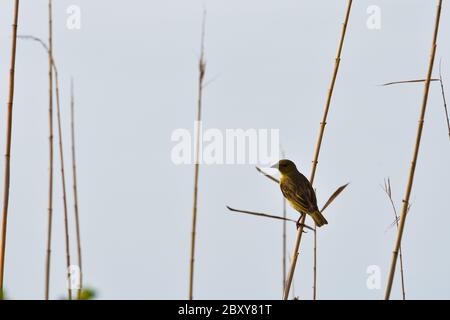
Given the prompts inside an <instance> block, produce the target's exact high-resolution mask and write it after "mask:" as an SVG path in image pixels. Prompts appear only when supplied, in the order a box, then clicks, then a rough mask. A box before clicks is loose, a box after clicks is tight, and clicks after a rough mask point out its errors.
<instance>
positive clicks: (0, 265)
mask: <svg viewBox="0 0 450 320" xmlns="http://www.w3.org/2000/svg"><path fill="white" fill-rule="evenodd" d="M18 18H19V0H15V1H14V11H13V23H12V45H11V63H10V69H9V92H8V105H7V110H6V112H7V113H6V143H5V164H4V175H3V179H4V180H3V208H2V226H1V240H0V241H1V243H0V292H3V280H4V272H5V252H6V230H7V228H6V227H7V222H8V205H9V186H10V172H11V167H10V161H11V137H12V113H13V101H14V76H15V65H16V44H17V22H18Z"/></svg>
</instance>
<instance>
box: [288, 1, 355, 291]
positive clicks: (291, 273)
mask: <svg viewBox="0 0 450 320" xmlns="http://www.w3.org/2000/svg"><path fill="white" fill-rule="evenodd" d="M352 2H353V1H352V0H348V2H347V9H346V14H345V18H344V23H343V24H342V30H341V37H340V40H339V46H338V50H337V54H336V60H335V64H334V70H333V75H332V77H331V83H330V87H329V89H328V95H327V100H326V103H325V109H324V113H323V117H322V121H321V123H320V129H319V134H318V137H317V143H316V148H315V151H314V157H313V160H312V167H311V175H310V179H309V181H310V182H311V184H313V183H314V177H315V174H316V168H317V163H318V159H319V154H320V148H321V145H322V140H323V134H324V131H325V125H326V122H327V117H328V111H329V109H330V105H331V97H332V95H333V90H334V85H335V83H336V78H337V74H338V70H339V65H340V61H341V53H342V48H343V45H344V39H345V34H346V31H347V24H348V20H349V17H350V11H351V7H352ZM305 219H306V215H305V214H302V215H301V218H300V227H299V228H298V230H297V236H296V239H295V244H294V248H293V249H294V250H293V253H292V258H291V266H290V269H289V273H288V278H287V281H286V285H285V287H284V294H283V299H284V300H287V299H288V298H289V291H290V288H291V285H292V279H293V277H294V272H295V267H296V265H297V258H298V251H299V247H300V242H301V239H302V234H303V226H302V225H303V224H304V223H305Z"/></svg>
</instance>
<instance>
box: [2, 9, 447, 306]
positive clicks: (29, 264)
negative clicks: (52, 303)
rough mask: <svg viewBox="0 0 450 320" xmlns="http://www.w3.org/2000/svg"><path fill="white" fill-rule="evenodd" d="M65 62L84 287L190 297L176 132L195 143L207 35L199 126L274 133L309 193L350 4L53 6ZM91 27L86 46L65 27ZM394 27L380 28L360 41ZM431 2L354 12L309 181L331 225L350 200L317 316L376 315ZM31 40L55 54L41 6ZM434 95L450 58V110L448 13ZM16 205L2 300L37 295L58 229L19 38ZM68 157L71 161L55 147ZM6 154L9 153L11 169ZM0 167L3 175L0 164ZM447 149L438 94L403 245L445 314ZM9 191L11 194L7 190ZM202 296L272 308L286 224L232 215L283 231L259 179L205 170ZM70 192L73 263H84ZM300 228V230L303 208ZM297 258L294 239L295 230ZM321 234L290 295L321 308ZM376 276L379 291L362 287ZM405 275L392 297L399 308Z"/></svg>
mask: <svg viewBox="0 0 450 320" xmlns="http://www.w3.org/2000/svg"><path fill="white" fill-rule="evenodd" d="M54 2H55V3H54V54H55V60H56V62H57V64H58V68H59V73H60V86H61V98H62V108H63V110H62V113H63V114H62V116H63V121H64V122H63V131H64V137H65V140H64V143H65V147H64V148H65V149H64V151H65V160H66V167H67V171H68V174H69V175H68V177H67V180H68V181H67V183H68V190H69V191H71V183H72V178H71V175H70V173H71V172H70V170H69V169H70V153H69V151H70V149H69V141H70V135H69V115H70V114H69V97H70V91H69V89H70V78H71V76H73V77H74V79H75V99H76V125H77V160H78V187H79V206H80V215H81V222H82V224H81V232H82V249H83V262H84V270H85V273H84V279H85V284H86V285H87V286H89V287H92V288H95V289H96V290H97V292H98V298H101V299H169V298H174V299H185V298H187V293H188V266H189V264H188V263H189V261H188V260H189V246H190V228H191V207H192V185H193V166H192V165H178V166H177V165H175V164H173V163H172V161H171V150H172V148H173V146H174V143H173V142H172V141H171V134H172V132H173V131H174V130H176V129H179V128H186V129H188V130H190V131H191V132H192V130H193V125H194V119H195V110H196V101H197V77H198V73H197V72H198V70H197V66H198V56H199V52H200V48H199V45H200V26H201V19H202V10H203V7H206V9H207V14H208V17H207V26H206V28H207V30H206V43H205V55H206V60H207V75H206V78H207V79H208V80H209V79H215V80H214V82H212V83H211V84H210V85H209V86H208V87H207V88H206V89H205V92H204V109H203V126H204V127H205V129H207V128H217V129H220V130H223V131H225V130H226V129H234V128H242V129H249V128H255V129H279V130H280V139H281V144H282V146H283V148H284V149H285V150H286V153H287V157H288V158H290V159H291V160H293V161H294V162H296V164H297V166H298V168H299V169H300V171H302V172H303V173H305V174H306V175H308V173H309V170H310V161H311V159H312V155H313V148H314V144H315V141H316V135H317V131H318V127H319V122H320V118H321V115H322V110H323V105H324V103H325V97H326V93H327V89H328V85H329V81H330V76H331V72H332V68H333V63H334V58H335V53H336V48H337V44H338V39H339V33H340V25H341V22H342V19H343V16H344V12H345V7H346V1H344V0H340V1H327V0H320V1H319V0H318V1H299V0H297V1H294V0H277V1H274V0H272V1H268V0H246V1H238V0H227V1H219V0H203V1H197V0H159V1H156V0H129V1H118V0H115V1H111V0H108V1H107V0H96V1H88V0H59V1H54ZM12 3H13V1H10V0H2V1H1V2H0V102H1V106H2V108H1V109H0V132H1V133H2V135H1V137H2V138H1V139H0V150H2V152H3V150H4V143H5V141H4V133H3V132H4V131H5V110H6V102H7V90H8V69H9V60H10V43H11V27H10V25H11V22H12ZM71 5H77V6H79V8H80V9H81V29H80V30H69V29H68V28H67V27H66V20H67V18H68V14H67V13H66V9H67V8H68V7H69V6H71ZM371 5H376V6H378V7H379V8H380V9H381V29H380V30H370V29H369V28H367V26H366V22H367V19H368V17H369V14H368V13H367V11H366V10H367V8H368V7H369V6H371ZM435 6H436V1H430V0H395V1H392V0H390V1H389V0H360V1H354V4H353V9H352V14H351V17H350V22H349V26H348V32H347V38H346V43H345V45H344V49H343V52H342V62H341V68H340V72H339V76H338V79H337V83H336V87H335V94H334V97H333V101H332V105H331V111H330V114H329V118H328V125H327V127H326V131H325V137H324V141H323V149H322V152H321V154H320V159H319V165H318V169H317V175H316V180H315V187H316V188H317V198H318V202H319V207H320V206H321V205H322V204H323V203H324V202H325V201H326V199H327V197H328V196H329V195H330V194H331V193H332V192H333V191H334V190H335V189H336V188H337V187H338V186H339V185H342V184H344V183H346V182H351V184H350V186H349V187H348V189H347V190H346V191H345V192H344V193H343V194H342V195H341V196H340V197H339V198H338V200H336V202H335V203H333V205H332V206H331V207H330V208H329V209H327V211H326V212H325V216H326V218H327V220H328V222H329V224H328V225H327V226H325V227H323V228H321V229H320V230H319V232H318V298H319V299H381V298H383V292H384V286H385V282H386V275H387V271H388V266H389V263H390V259H391V252H392V248H393V242H394V239H395V228H391V229H389V225H390V224H391V222H392V221H393V213H392V210H391V208H390V204H389V202H388V199H387V198H386V196H385V194H384V193H383V191H382V189H381V187H380V186H381V185H382V183H383V180H384V179H385V178H387V177H390V178H391V182H392V187H393V193H394V200H395V201H396V203H397V206H398V207H400V204H401V199H402V195H403V193H404V187H405V184H406V178H407V173H408V170H409V163H410V159H411V153H412V147H413V143H414V138H415V132H416V126H417V119H418V114H419V108H420V103H421V97H422V92H423V84H407V85H398V86H392V87H380V86H379V84H382V83H384V82H389V81H396V80H409V79H421V78H424V77H425V73H426V69H427V64H428V56H429V52H430V45H431V36H432V30H433V23H434V15H435ZM18 30H19V31H18V32H19V34H22V35H23V34H32V35H34V36H38V37H41V38H43V39H47V1H46V0H22V1H21V5H20V16H19V29H18ZM440 30H441V31H440V34H439V38H438V50H437V55H436V61H437V63H436V67H435V69H434V73H433V74H434V77H436V76H438V68H437V65H438V62H439V60H440V59H441V58H442V71H443V80H444V85H446V87H447V88H446V89H447V95H449V99H450V93H449V90H450V43H449V42H448V39H449V38H450V34H449V32H450V6H449V5H448V3H446V2H444V8H443V11H442V18H441V29H440ZM16 62H17V64H16V86H15V88H16V96H15V101H14V115H13V121H14V127H13V145H12V171H11V198H10V210H9V224H8V242H7V261H6V270H5V272H6V278H5V288H6V291H7V295H8V296H9V297H10V298H15V299H42V298H43V296H44V267H45V262H44V258H45V241H46V224H47V187H48V185H47V184H48V182H47V170H48V164H47V161H48V146H47V134H48V132H47V128H48V122H47V108H48V82H47V68H48V65H47V57H46V55H45V52H44V51H43V50H42V48H41V47H39V45H37V44H36V43H33V42H29V41H23V40H20V41H19V42H18V47H17V59H16ZM55 148H56V149H55V152H56V151H57V150H58V149H57V146H56V145H55ZM2 154H3V153H2ZM56 155H57V154H56V153H55V195H54V209H55V210H54V217H55V219H54V224H53V227H54V234H53V260H52V270H51V271H52V275H51V298H55V299H57V298H61V297H63V296H64V294H65V275H64V274H65V253H64V234H63V210H62V195H61V185H60V176H59V162H58V158H57V157H56ZM2 163H3V157H2ZM449 163H450V145H449V138H448V134H447V127H446V121H445V116H444V108H443V103H442V97H441V92H440V87H439V84H438V83H432V84H431V91H430V97H429V103H428V110H427V115H426V121H425V127H424V133H423V140H422V147H421V150H420V155H419V161H418V165H417V172H416V178H415V182H414V187H413V193H412V198H411V199H412V209H411V211H410V214H409V215H408V219H407V222H406V229H405V234H404V238H403V240H404V241H403V253H404V264H405V281H406V295H407V298H409V299H421V298H425V299H431V298H433V299H449V298H450V272H449V270H450V256H449V253H448V250H447V244H448V243H449V242H450V232H449V225H450V215H449V214H448V213H449V210H450V205H449V202H448V197H449V181H450V170H449V169H448V164H449ZM0 188H2V187H0ZM199 192H200V194H199V204H198V229H197V231H198V238H197V254H196V272H195V287H194V297H195V298H198V299H219V298H220V299H279V298H281V293H282V269H281V267H282V233H281V232H282V223H281V222H278V221H271V220H266V219H261V218H256V217H250V216H243V215H238V214H230V213H228V211H227V210H226V208H225V206H226V205H230V206H233V207H237V208H242V209H247V210H256V211H262V212H269V213H273V214H281V209H282V201H281V193H280V191H279V188H278V187H277V186H276V185H275V184H274V183H272V182H270V181H269V180H267V179H266V178H264V177H262V176H261V175H259V174H258V173H257V172H256V170H255V169H254V166H253V165H212V166H202V167H201V168H200V180H199ZM72 203H73V202H72V193H71V192H70V193H69V209H70V211H69V214H70V217H71V220H70V222H71V231H72V232H71V257H72V259H73V261H75V260H76V250H75V233H74V232H73V231H74V229H73V207H72ZM288 214H289V216H290V217H292V218H296V217H297V213H296V212H295V211H294V210H293V209H289V212H288ZM288 231H289V234H288V250H289V251H288V254H289V255H290V253H291V249H292V245H293V243H294V234H295V227H294V225H289V229H288ZM312 240H313V235H312V233H307V234H305V235H304V237H303V240H302V244H301V252H300V257H299V266H298V268H297V270H296V274H295V279H294V291H295V294H296V295H298V296H299V297H300V298H301V299H311V297H312V266H313V265H312V248H313V246H312ZM372 265H376V266H379V268H380V271H381V286H380V289H379V290H377V289H374V290H369V289H368V288H367V286H366V280H367V278H368V274H367V273H366V271H367V268H368V267H369V266H372ZM399 281H400V279H399V274H397V277H396V278H395V280H394V287H393V291H392V298H395V299H398V298H400V297H401V291H400V282H399Z"/></svg>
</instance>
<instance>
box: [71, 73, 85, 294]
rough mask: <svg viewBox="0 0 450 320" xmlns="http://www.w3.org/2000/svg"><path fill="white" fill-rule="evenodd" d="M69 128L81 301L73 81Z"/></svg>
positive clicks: (81, 280) (81, 274)
mask: <svg viewBox="0 0 450 320" xmlns="http://www.w3.org/2000/svg"><path fill="white" fill-rule="evenodd" d="M70 119H71V121H70V124H71V125H70V127H71V138H72V139H71V142H72V148H71V149H72V178H73V199H74V203H73V207H74V211H75V229H76V236H77V257H78V267H79V268H80V287H79V288H78V290H77V299H78V300H80V299H81V291H82V290H83V267H82V259H81V233H80V218H79V214H78V188H77V165H76V156H75V97H74V90H73V79H71V82H70Z"/></svg>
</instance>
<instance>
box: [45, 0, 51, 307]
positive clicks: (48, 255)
mask: <svg viewBox="0 0 450 320" xmlns="http://www.w3.org/2000/svg"><path fill="white" fill-rule="evenodd" d="M52 30H53V21H52V0H49V1H48V43H49V46H48V91H49V92H48V123H49V126H48V130H49V133H48V144H49V149H48V153H49V158H48V162H49V165H48V208H47V210H48V218H47V249H46V257H45V300H48V299H49V292H50V264H51V251H52V249H51V247H52V221H53V215H52V214H53V58H52V57H53V36H52V34H53V31H52Z"/></svg>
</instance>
